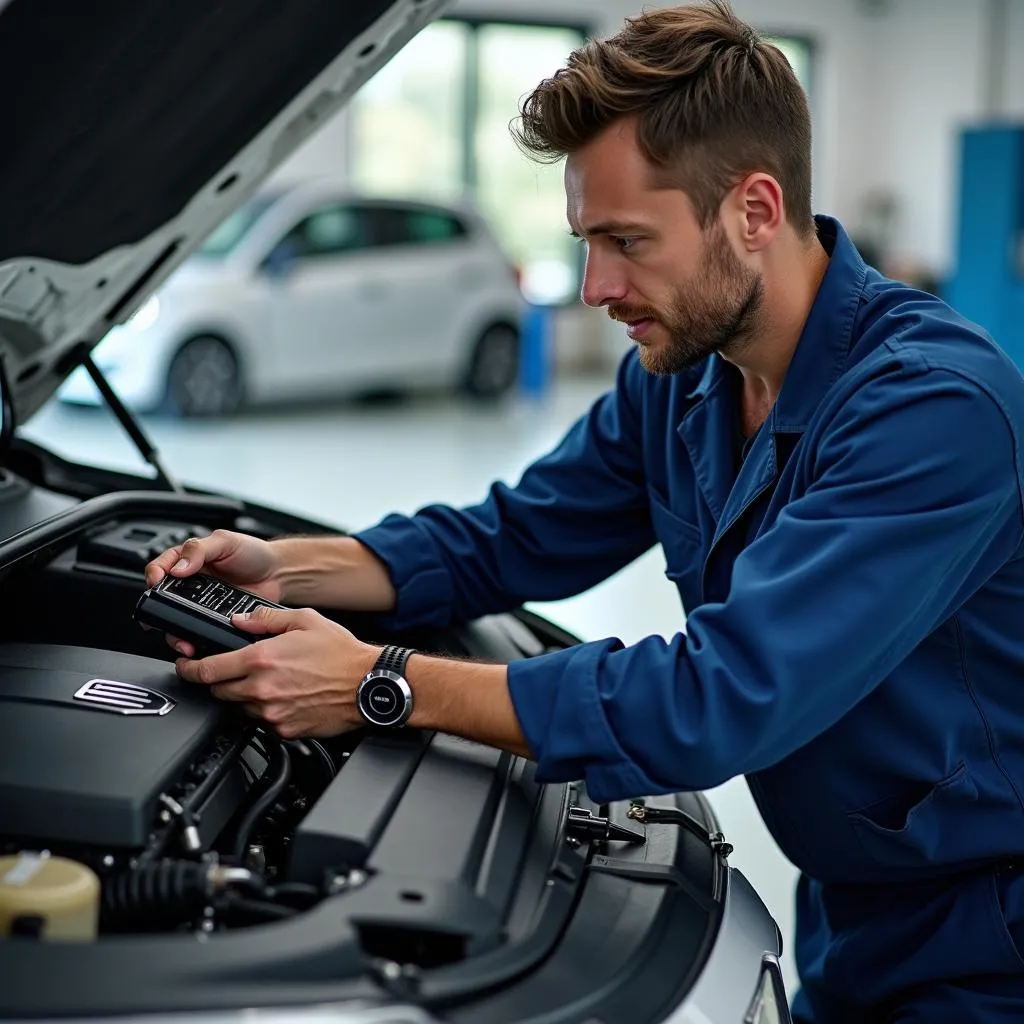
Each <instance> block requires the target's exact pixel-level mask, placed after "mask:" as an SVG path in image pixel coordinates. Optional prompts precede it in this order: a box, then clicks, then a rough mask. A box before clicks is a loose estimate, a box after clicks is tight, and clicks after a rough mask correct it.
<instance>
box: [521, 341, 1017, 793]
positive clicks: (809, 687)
mask: <svg viewBox="0 0 1024 1024" xmlns="http://www.w3.org/2000/svg"><path fill="white" fill-rule="evenodd" d="M1016 447H1017V446H1016V443H1015V438H1014V434H1013V431H1012V428H1011V425H1010V423H1009V422H1008V420H1007V418H1006V417H1005V416H1004V414H1003V412H1002V410H1001V409H1000V407H999V405H998V404H997V403H996V402H995V401H994V400H993V398H992V397H991V396H990V395H989V394H988V393H986V392H985V391H983V390H982V389H981V388H980V387H978V386H977V385H975V384H974V383H972V382H970V381H968V380H965V379H963V378H961V377H960V376H958V375H956V374H954V373H952V372H948V371H943V370H934V369H932V370H929V369H928V368H927V366H926V365H925V364H924V363H923V361H922V360H916V361H915V360H913V359H907V360H904V361H903V362H902V363H901V364H900V366H899V367H898V368H895V369H891V370H889V371H887V372H885V373H881V374H879V375H878V376H877V377H876V378H875V379H873V380H871V381H870V382H868V383H866V384H864V385H862V386H861V388H860V389H859V390H858V391H856V392H855V393H854V395H853V396H852V397H851V398H849V399H848V400H847V401H845V402H844V403H842V404H841V405H840V406H839V407H837V408H836V409H835V410H834V411H833V412H832V413H831V414H830V415H829V417H828V423H827V425H826V426H825V427H824V428H823V429H822V430H821V431H820V432H819V434H818V436H817V439H816V441H815V450H814V455H813V458H810V456H808V459H809V461H808V463H807V465H808V472H809V479H810V482H809V483H808V484H807V486H806V488H805V489H803V490H802V492H801V493H800V494H799V496H798V497H795V498H794V499H793V500H792V501H790V502H789V503H788V504H787V505H786V506H785V507H784V508H783V509H782V511H781V513H780V514H779V515H778V517H777V518H776V519H775V520H774V522H773V523H770V524H769V525H768V526H767V527H766V529H765V531H764V532H763V533H762V534H761V535H760V536H759V537H758V538H757V539H756V540H755V541H754V542H753V543H752V544H751V545H750V546H749V547H748V548H747V549H746V550H745V551H743V552H742V553H741V554H740V556H739V557H738V558H737V560H736V562H735V564H734V568H733V578H732V586H731V589H730V592H729V595H728V597H727V598H726V599H725V600H724V601H723V602H720V603H714V604H706V605H704V606H702V607H700V608H698V609H696V610H695V611H694V612H693V613H692V614H691V615H690V616H689V618H688V620H687V630H686V633H685V634H682V633H680V634H678V635H677V636H676V637H674V638H673V639H672V640H671V641H666V640H664V639H662V638H660V637H649V638H647V639H644V640H643V641H641V642H639V643H637V644H635V645H632V646H630V647H624V646H623V645H622V644H621V643H620V642H618V641H617V640H605V641H600V642H596V643H590V644H584V645H582V646H580V647H577V648H572V649H570V650H566V651H562V652H558V653H555V654H551V655H546V656H543V657H540V658H535V659H531V660H528V661H523V662H517V663H514V664H512V665H510V666H509V686H510V691H511V696H512V701H513V705H514V707H515V711H516V714H517V716H518V718H519V720H520V724H521V726H522V729H523V732H524V735H525V736H526V739H527V742H528V744H529V746H530V748H531V750H532V751H533V752H534V754H535V756H536V759H537V761H538V768H539V770H538V780H540V781H544V782H555V781H567V780H571V779H579V778H584V779H585V780H586V783H587V786H588V790H589V791H590V793H591V795H592V796H593V797H594V799H596V800H598V801H606V800H611V799H621V798H624V797H628V796H636V795H640V794H650V793H661V792H673V791H679V790H686V789H691V790H692V789H706V788H710V787H712V786H715V785H718V784H720V783H721V782H724V781H725V780H727V779H728V778H731V777H732V776H735V775H739V774H746V773H749V772H754V771H758V770H761V769H763V768H766V767H768V766H770V765H772V764H775V763H777V762H778V761H780V760H782V759H783V758H784V757H786V756H787V755H789V754H790V753H792V752H793V751H795V750H797V749H799V748H800V747H802V746H803V745H804V744H806V743H808V742H810V741H811V740H812V739H814V738H815V737H817V736H818V735H820V734H821V733H823V732H824V731H825V730H826V729H828V728H829V727H830V726H831V725H833V724H834V723H835V722H837V721H838V720H839V719H840V718H841V717H842V716H843V715H845V714H846V713H847V712H848V711H849V710H850V709H851V708H853V707H854V706H855V705H856V704H857V703H858V702H859V701H861V700H862V699H863V698H864V697H866V696H867V695H868V694H869V693H870V692H871V691H872V690H873V689H874V688H875V687H877V686H878V685H879V684H880V683H881V682H882V681H883V680H884V679H885V678H886V677H887V676H888V675H889V674H890V673H891V672H892V671H893V670H894V669H895V668H896V667H897V666H898V665H899V664H900V662H901V661H903V660H904V659H905V658H906V657H907V655H908V654H909V653H910V652H911V651H912V650H913V649H914V648H915V647H916V646H917V645H918V644H919V643H920V642H921V641H922V640H923V639H924V638H925V637H926V636H927V635H928V634H929V633H930V632H931V631H932V630H934V629H935V628H936V627H937V626H938V625H939V624H940V623H941V622H943V621H944V620H945V619H946V618H948V616H949V615H951V614H952V613H953V612H954V611H955V610H956V608H957V607H959V605H960V604H961V603H962V602H963V601H964V600H965V599H966V597H967V596H968V595H969V594H970V593H972V592H973V590H974V589H975V588H977V587H978V586H980V585H981V583H982V582H984V581H985V580H986V579H988V578H989V577H990V576H991V575H992V573H994V572H995V571H997V569H998V568H999V567H1000V565H1002V564H1003V563H1004V562H1005V561H1006V559H1008V558H1009V557H1010V556H1011V555H1012V554H1013V552H1014V551H1016V550H1017V548H1018V547H1019V545H1020V543H1021V493H1020V483H1019V480H1020V471H1019V465H1018V458H1019V456H1018V453H1017V450H1016Z"/></svg>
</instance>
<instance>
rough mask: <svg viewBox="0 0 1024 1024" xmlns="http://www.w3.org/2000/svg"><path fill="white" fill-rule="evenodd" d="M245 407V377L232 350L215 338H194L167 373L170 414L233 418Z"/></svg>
mask: <svg viewBox="0 0 1024 1024" xmlns="http://www.w3.org/2000/svg"><path fill="white" fill-rule="evenodd" d="M241 404H242V374H241V368H240V367H239V365H238V359H237V357H236V356H235V353H234V352H233V351H232V349H231V346H230V345H229V344H228V343H227V342H226V341H225V340H224V339H223V338H219V337H217V335H215V334H202V335H198V336H197V337H194V338H190V339H189V340H188V341H186V342H185V344H184V345H182V346H181V348H179V349H178V351H177V352H176V353H175V354H174V358H173V359H172V360H171V365H170V367H169V368H168V370H167V393H166V397H165V401H164V405H165V407H166V411H167V412H169V413H171V414H172V415H174V416H183V417H190V418H191V417H213V416H229V415H230V414H231V413H233V412H235V411H236V410H237V409H238V408H239V406H240V405H241Z"/></svg>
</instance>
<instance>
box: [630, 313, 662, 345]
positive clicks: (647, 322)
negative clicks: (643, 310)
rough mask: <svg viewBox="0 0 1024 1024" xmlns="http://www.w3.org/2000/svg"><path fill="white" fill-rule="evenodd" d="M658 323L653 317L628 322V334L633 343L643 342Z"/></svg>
mask: <svg viewBox="0 0 1024 1024" xmlns="http://www.w3.org/2000/svg"><path fill="white" fill-rule="evenodd" d="M655 323H656V321H655V320H654V318H653V317H649V316H646V317H643V318H642V319H640V320H626V321H625V324H626V334H627V335H628V336H629V337H630V338H631V339H632V340H633V341H642V340H643V339H644V338H645V337H647V335H648V334H649V333H650V330H651V328H652V327H653V326H654V324H655Z"/></svg>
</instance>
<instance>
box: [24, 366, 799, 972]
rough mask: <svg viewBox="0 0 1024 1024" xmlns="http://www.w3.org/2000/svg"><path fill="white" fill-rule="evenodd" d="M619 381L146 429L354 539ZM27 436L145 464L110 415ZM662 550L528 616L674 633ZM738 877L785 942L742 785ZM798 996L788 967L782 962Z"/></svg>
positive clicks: (488, 477) (780, 886)
mask: <svg viewBox="0 0 1024 1024" xmlns="http://www.w3.org/2000/svg"><path fill="white" fill-rule="evenodd" d="M610 383H611V378H610V377H586V378H578V379H570V380H563V381H559V382H558V383H557V384H556V386H555V387H554V388H553V389H552V391H551V392H550V393H549V394H548V395H546V396H544V397H543V398H541V399H527V398H516V399H514V400H511V401H509V402H507V403H504V404H502V405H499V406H496V407H488V406H484V405H478V404H475V403H473V402H469V401H464V400H460V399H457V398H452V397H450V396H447V395H431V396H424V397H419V398H415V399H406V400H396V401H380V402H375V403H343V404H340V403H339V404H334V405H329V404H317V405H311V406H290V407H287V408H273V409H266V410H257V411H252V412H247V413H246V414H244V415H241V416H239V417H237V418H234V419H230V420H225V421H218V422H189V421H174V420H168V419H161V418H144V420H143V422H144V426H145V429H146V431H147V432H148V433H149V435H150V436H151V438H152V439H153V441H154V442H155V443H156V444H157V446H158V448H159V449H160V451H161V453H162V454H163V457H164V460H165V462H166V464H167V465H168V466H169V467H170V469H171V470H172V471H173V472H174V473H175V474H176V475H177V476H179V477H180V478H181V479H182V480H185V481H187V482H188V483H191V484H194V485H198V486H203V487H210V488H216V489H218V490H220V491H222V492H226V493H230V494H236V495H240V496H244V497H247V498H250V499H252V500H254V501H259V502H262V503H264V504H270V505H274V506H276V507H279V508H286V509H289V510H293V511H295V512H299V513H304V514H306V515H308V516H312V517H314V518H316V519H319V520H323V521H326V522H329V523H335V524H338V525H339V526H344V527H346V528H350V529H354V528H359V527H362V526H365V525H369V524H371V523H373V522H375V521H376V520H377V519H378V518H380V516H382V515H384V514H385V513H387V512H390V511H400V512H412V511H414V510H415V509H417V508H419V507H420V506H422V505H425V504H428V503H432V502H446V503H449V504H455V505H458V504H465V503H470V502H475V501H477V500H479V499H480V498H481V497H482V496H483V495H484V493H485V491H486V489H487V487H488V485H489V484H490V483H491V482H492V481H493V480H495V479H503V480H506V481H509V482H514V481H515V480H516V479H517V478H518V476H519V473H520V472H521V470H522V469H523V467H525V466H526V464H527V463H528V462H529V461H530V460H531V459H532V458H534V457H536V456H538V455H541V454H543V453H544V452H546V451H548V450H549V449H550V448H551V447H553V446H554V445H555V444H556V443H557V441H558V440H559V438H560V437H561V435H562V433H563V432H564V431H565V429H566V428H567V427H568V426H569V425H570V424H571V423H572V422H573V421H574V420H575V419H576V418H577V417H578V416H579V415H581V414H582V413H583V412H585V411H586V409H587V408H588V406H589V405H590V403H591V402H592V401H593V400H594V398H595V397H596V396H597V395H598V394H600V393H601V392H602V391H603V390H605V389H606V388H607V387H609V386H610ZM22 433H23V434H25V435H27V436H29V437H31V438H33V439H35V440H37V441H39V442H41V443H44V444H46V445H47V446H48V447H49V448H51V449H52V450H54V451H56V452H57V453H59V454H61V455H64V456H65V457H68V458H72V459H75V460H77V461H87V462H90V463H92V464H96V465H103V466H109V467H113V468H124V469H131V470H135V471H138V470H139V469H140V467H142V466H143V463H142V461H141V459H140V458H139V457H138V455H137V454H136V453H135V450H134V448H133V447H132V445H131V444H130V442H129V441H128V439H127V438H126V436H125V435H124V433H123V432H122V430H121V428H120V426H119V425H118V423H117V422H116V421H115V420H114V419H113V417H112V416H110V415H109V413H107V412H106V410H102V409H92V408H77V407H69V406H63V405H59V404H58V403H50V404H49V405H47V406H45V407H44V408H43V409H41V410H40V412H39V413H38V414H37V415H36V416H35V417H34V418H33V419H32V420H31V421H30V422H29V423H28V424H26V425H25V427H24V428H23V430H22ZM664 568H665V563H664V559H663V558H662V555H661V552H660V550H654V551H651V552H649V553H648V554H647V555H645V556H643V557H642V558H640V559H639V560H638V561H637V562H635V563H634V564H633V565H631V566H628V567H627V568H626V569H624V570H623V571H622V572H620V573H618V574H617V575H616V576H614V577H613V578H611V579H610V580H607V581H606V582H604V583H603V584H601V585H599V586H597V587H595V588H593V589H592V590H590V591H589V592H587V593H585V594H581V595H579V596H578V597H575V598H572V599H570V600H567V601H559V602H554V603H548V604H538V605H534V606H533V607H534V608H535V609H536V610H537V611H539V612H541V613H542V614H544V615H547V616H548V617H549V618H551V619H552V620H554V621H556V622H558V623H559V624H561V625H563V626H565V627H566V628H568V629H570V630H572V631H573V632H575V633H576V634H577V635H579V636H581V637H582V638H583V639H591V640H593V639H598V638H602V637H607V636H617V637H619V638H621V639H622V640H623V641H624V642H625V643H627V644H628V643H632V642H635V641H637V640H639V639H640V638H642V637H644V636H648V635H651V634H660V635H662V636H672V635H673V634H674V633H676V632H678V631H679V630H680V629H682V628H683V626H684V617H683V614H682V610H681V608H680V605H679V600H678V595H677V593H676V591H675V588H674V587H673V586H672V585H671V584H669V582H668V581H667V580H666V578H665V576H664ZM709 795H710V797H711V800H712V802H713V804H714V806H715V810H716V812H717V813H718V815H719V818H720V820H721V823H722V827H723V830H724V832H725V834H726V836H727V838H728V839H729V841H730V842H731V843H733V844H734V846H735V852H734V854H733V856H732V857H731V863H732V864H733V865H734V866H736V867H738V868H740V870H742V871H743V872H744V873H745V874H746V875H747V877H748V878H749V879H750V881H751V882H752V884H753V885H754V886H755V888H756V889H757V890H758V892H759V893H760V894H761V897H762V899H764V901H765V903H766V904H767V905H768V907H769V909H770V910H771V912H772V913H773V915H774V916H775V918H776V920H777V921H778V922H779V925H780V927H781V928H782V931H783V934H784V935H785V936H787V938H788V937H789V936H790V935H791V932H792V921H793V912H792V888H793V882H794V879H795V874H796V873H795V871H794V869H793V868H792V866H791V865H790V864H789V863H788V861H786V860H785V859H784V858H783V856H782V854H781V853H780V852H779V851H778V849H777V848H776V847H775V844H774V842H773V841H772V839H771V837H770V836H769V835H768V832H767V830H766V829H765V828H764V825H763V824H762V823H761V820H760V817H759V816H758V813H757V810H756V808H755V806H754V803H753V800H752V799H751V797H750V794H749V791H748V789H747V787H746V784H745V782H744V781H743V780H742V779H734V780H732V781H731V782H729V783H727V784H726V785H724V786H721V787H719V788H718V789H716V790H714V791H713V792H712V793H711V794H709ZM784 968H785V970H786V975H787V984H788V985H789V986H790V988H791V989H792V988H793V987H794V986H795V973H794V970H793V966H792V959H791V957H790V954H789V951H788V950H787V953H786V956H785V959H784Z"/></svg>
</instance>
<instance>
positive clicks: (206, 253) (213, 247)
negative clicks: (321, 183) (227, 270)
mask: <svg viewBox="0 0 1024 1024" xmlns="http://www.w3.org/2000/svg"><path fill="white" fill-rule="evenodd" d="M279 198H280V195H279V194H278V193H268V194H266V195H262V196H258V197H257V198H255V199H252V200H250V201H249V202H248V203H246V204H245V205H244V206H242V207H240V208H239V209H237V210H235V212H234V213H232V214H229V215H228V217H227V218H226V219H225V220H222V221H221V222H220V224H218V225H217V227H216V228H215V229H214V230H213V232H212V233H211V234H210V235H209V237H208V238H207V239H206V241H205V242H203V244H202V245H201V246H199V248H198V249H197V250H196V252H195V255H196V256H201V257H204V258H206V259H219V258H220V257H223V256H227V255H228V253H230V252H231V251H232V250H233V249H234V248H235V247H236V246H237V245H238V244H239V243H240V242H241V241H242V239H243V238H244V237H245V236H246V235H247V234H248V233H249V231H250V230H251V229H252V227H253V225H254V224H255V223H256V221H258V220H259V219H260V217H262V216H263V214H264V213H266V212H267V210H269V209H270V207H271V206H273V205H274V203H276V202H277V200H278V199H279Z"/></svg>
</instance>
